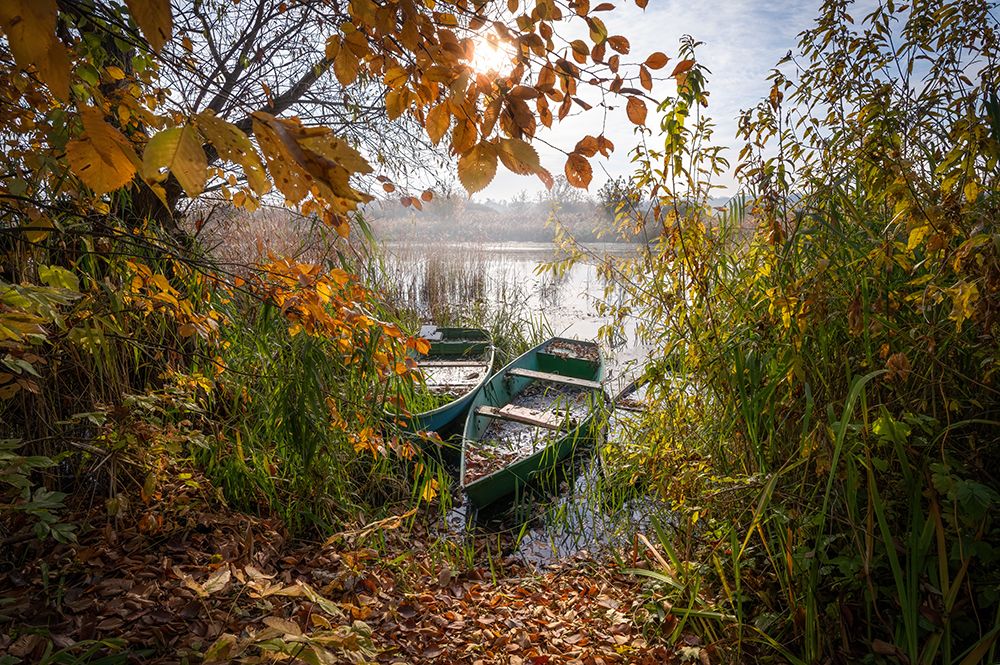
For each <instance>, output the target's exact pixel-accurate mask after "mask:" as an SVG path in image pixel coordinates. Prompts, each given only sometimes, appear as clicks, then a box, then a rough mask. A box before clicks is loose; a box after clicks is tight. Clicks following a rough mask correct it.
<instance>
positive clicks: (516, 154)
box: [499, 139, 541, 175]
mask: <svg viewBox="0 0 1000 665" xmlns="http://www.w3.org/2000/svg"><path fill="white" fill-rule="evenodd" d="M499 152H500V161H502V162H503V165H504V166H506V167H507V168H508V169H510V170H511V171H513V172H514V173H517V174H518V175H530V174H532V173H536V172H537V171H538V168H539V166H540V165H541V164H540V162H539V160H538V153H537V152H535V149H534V148H533V147H531V146H530V145H529V144H528V143H526V142H524V141H522V140H521V139H500V150H499Z"/></svg>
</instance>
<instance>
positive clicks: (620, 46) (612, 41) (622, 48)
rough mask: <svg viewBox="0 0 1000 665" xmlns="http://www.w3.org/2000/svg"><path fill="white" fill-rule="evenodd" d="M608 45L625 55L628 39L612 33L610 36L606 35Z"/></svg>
mask: <svg viewBox="0 0 1000 665" xmlns="http://www.w3.org/2000/svg"><path fill="white" fill-rule="evenodd" d="M608 46H610V47H611V48H613V49H614V50H616V51H618V52H619V53H621V54H622V55H627V54H628V52H629V48H630V45H629V43H628V39H626V38H625V37H623V36H621V35H613V36H611V37H608Z"/></svg>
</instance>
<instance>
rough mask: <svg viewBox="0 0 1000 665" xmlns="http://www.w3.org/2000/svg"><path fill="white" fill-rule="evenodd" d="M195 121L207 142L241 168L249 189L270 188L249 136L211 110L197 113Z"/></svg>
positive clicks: (261, 192) (223, 157)
mask: <svg viewBox="0 0 1000 665" xmlns="http://www.w3.org/2000/svg"><path fill="white" fill-rule="evenodd" d="M195 123H196V124H197V125H198V129H200V130H201V133H202V135H203V136H204V137H205V138H206V139H207V140H208V142H209V143H211V144H212V145H213V146H215V150H216V151H217V152H218V153H219V156H220V157H221V158H222V159H224V160H227V161H230V162H235V163H236V164H239V165H240V166H241V167H242V168H243V173H245V174H246V176H247V181H248V182H249V183H250V189H252V190H253V191H254V192H256V193H257V194H258V195H260V194H265V193H267V191H268V190H269V189H271V185H270V183H268V181H267V175H266V174H265V173H264V164H263V163H261V161H260V157H259V156H258V155H257V151H256V150H254V147H253V144H252V143H250V138H249V137H248V136H247V135H246V134H244V133H243V132H242V131H240V129H239V128H238V127H237V126H236V125H234V124H232V123H229V122H226V121H225V120H223V119H221V118H219V117H216V115H215V114H214V113H212V112H211V111H203V112H201V113H199V114H198V115H197V116H196V117H195Z"/></svg>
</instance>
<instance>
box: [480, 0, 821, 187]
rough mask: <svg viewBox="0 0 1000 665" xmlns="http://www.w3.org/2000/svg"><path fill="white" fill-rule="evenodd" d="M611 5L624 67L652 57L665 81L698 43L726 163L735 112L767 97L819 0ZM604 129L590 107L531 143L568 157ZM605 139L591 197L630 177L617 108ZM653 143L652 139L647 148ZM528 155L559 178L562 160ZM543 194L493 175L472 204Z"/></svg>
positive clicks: (531, 182) (504, 174)
mask: <svg viewBox="0 0 1000 665" xmlns="http://www.w3.org/2000/svg"><path fill="white" fill-rule="evenodd" d="M595 4H596V3H595ZM615 5H616V8H615V10H614V11H611V12H604V13H603V14H602V15H601V18H602V19H603V20H604V22H605V23H606V25H607V27H608V32H609V34H612V35H615V34H620V35H624V36H625V37H627V38H628V39H629V41H630V42H631V52H630V54H629V60H630V61H631V60H634V59H640V60H641V59H642V58H644V57H645V56H646V55H647V54H649V53H652V52H654V51H662V52H663V53H665V54H667V55H668V56H670V58H671V62H670V63H668V64H667V66H666V67H665V68H664V69H662V70H660V72H659V74H669V72H670V70H671V69H672V68H673V62H674V61H676V59H677V58H676V55H677V50H678V47H679V45H680V38H681V36H682V35H685V34H690V35H692V36H693V37H694V38H695V39H697V40H698V41H701V42H704V44H703V45H702V46H700V47H699V48H698V51H697V59H698V60H699V61H700V62H701V64H703V65H704V66H706V67H708V69H709V70H710V72H711V73H710V74H709V75H708V79H709V80H708V89H709V90H710V91H711V95H710V97H709V106H708V109H707V113H708V115H710V116H711V117H712V119H713V120H714V121H715V124H716V131H715V140H716V142H717V143H718V144H721V145H725V146H729V147H730V148H731V150H730V151H729V152H728V153H727V154H728V157H729V159H730V161H731V162H733V161H735V159H736V155H737V153H738V150H739V143H738V141H737V139H736V125H737V118H738V116H739V112H740V110H741V109H745V108H750V107H752V106H754V105H755V104H756V103H757V102H758V101H759V100H760V99H761V98H762V97H764V96H766V94H767V93H768V91H769V87H768V84H767V74H768V72H769V71H770V70H771V69H773V68H774V67H775V64H776V63H777V62H778V61H779V60H780V59H781V58H782V57H783V56H784V55H785V54H786V53H787V52H788V50H789V49H793V50H794V49H795V47H796V44H797V43H798V37H797V35H798V34H799V33H800V32H802V31H803V30H806V29H808V28H810V27H811V26H812V22H813V19H814V18H815V17H816V15H817V14H818V10H819V6H820V0H771V1H768V0H700V1H698V0H650V1H649V5H648V6H647V7H646V9H645V11H643V10H641V9H639V8H638V7H636V6H635V3H634V2H633V0H618V1H617V2H616V3H615ZM623 60H624V58H623ZM654 73H655V72H654ZM584 87H585V86H581V90H582V89H583V88H584ZM672 93H673V84H672V83H670V82H667V81H663V82H657V83H656V84H655V85H654V87H653V92H652V93H651V96H652V97H653V98H655V99H658V100H662V99H663V98H664V97H667V96H669V95H671V94H672ZM647 105H648V104H647ZM649 106H651V105H649ZM653 110H654V109H652V108H650V114H649V120H648V121H647V122H650V124H654V123H652V121H653V119H654V113H653ZM603 123H604V113H603V111H601V110H600V109H599V108H597V107H595V108H594V109H593V110H591V111H587V112H581V113H579V114H576V115H573V116H570V118H568V119H567V121H564V122H563V123H562V124H556V125H554V126H553V128H552V129H551V130H547V129H544V128H542V131H540V132H539V133H538V136H537V138H539V139H542V140H543V141H545V142H548V143H551V144H553V145H556V146H559V147H561V148H563V149H565V150H567V151H569V150H572V148H573V146H574V145H575V144H576V141H577V140H579V139H580V138H581V137H582V136H583V135H584V134H588V133H591V134H597V133H598V132H599V131H600V129H601V126H602V124H603ZM654 126H655V124H654ZM605 136H607V137H608V138H609V139H611V141H613V142H614V144H615V147H616V150H615V152H614V153H613V155H612V156H611V158H610V159H604V158H601V157H599V156H598V157H597V158H595V159H594V160H592V163H593V166H594V180H593V182H592V183H591V185H590V192H591V193H596V192H597V190H598V189H599V188H600V187H601V185H603V184H604V182H605V181H606V180H607V179H608V176H609V175H610V176H619V175H629V174H630V173H631V172H632V168H631V165H630V163H629V156H628V152H629V149H630V148H631V147H632V146H634V145H635V144H636V142H637V139H636V136H635V133H634V125H632V124H631V123H630V122H629V121H628V119H627V118H626V116H625V109H624V104H622V105H621V106H619V107H618V108H616V109H615V110H614V111H613V112H610V113H609V114H608V121H607V126H606V128H605ZM655 139H656V134H655V133H654V135H653V137H652V140H651V141H653V142H655ZM535 147H536V148H537V149H538V152H539V155H540V156H541V159H542V165H543V166H545V167H546V168H547V169H549V171H551V172H552V173H553V174H554V175H555V174H561V173H562V172H563V165H564V163H565V160H566V157H565V155H564V154H562V153H560V152H557V151H556V150H554V149H553V148H550V147H548V146H546V145H545V144H544V143H543V142H542V141H536V142H535ZM734 182H735V181H734V179H733V177H732V176H731V175H728V176H726V177H725V178H723V179H722V180H720V181H719V183H720V184H723V185H725V186H726V187H727V189H728V190H729V191H730V193H731V192H732V191H733V190H734ZM542 189H543V186H542V185H541V183H540V181H539V180H538V179H537V178H536V177H534V176H531V177H527V176H518V175H515V174H513V173H510V172H509V171H506V170H505V169H503V168H500V169H498V170H497V176H496V178H495V179H494V181H493V182H492V183H491V184H490V185H489V186H488V187H487V188H486V189H484V190H483V191H481V192H479V193H477V194H476V195H475V196H474V197H473V199H474V200H480V201H483V200H486V199H498V200H500V199H509V198H512V197H514V196H516V195H517V194H518V193H519V192H521V191H522V190H524V191H527V193H528V196H529V198H534V197H535V195H536V193H538V192H540V191H542Z"/></svg>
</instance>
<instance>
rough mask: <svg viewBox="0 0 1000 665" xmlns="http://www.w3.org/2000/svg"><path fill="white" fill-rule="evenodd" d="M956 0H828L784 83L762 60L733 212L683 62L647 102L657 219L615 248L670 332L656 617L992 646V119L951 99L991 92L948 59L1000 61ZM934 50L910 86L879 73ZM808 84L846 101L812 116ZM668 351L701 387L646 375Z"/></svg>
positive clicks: (822, 640)
mask: <svg viewBox="0 0 1000 665" xmlns="http://www.w3.org/2000/svg"><path fill="white" fill-rule="evenodd" d="M958 4H959V5H962V7H961V10H960V11H961V12H962V13H961V14H955V16H959V15H960V16H961V17H962V18H961V20H957V21H955V22H948V21H945V22H941V23H938V24H935V25H928V24H927V23H925V22H921V21H922V20H923V19H922V17H921V15H920V14H919V12H916V11H914V12H913V13H910V9H909V7H902V8H900V7H895V8H894V7H893V6H891V5H890V6H880V8H879V9H877V10H876V11H875V12H874V13H873V14H872V15H871V16H868V17H865V19H864V22H863V24H862V26H861V28H859V29H853V28H851V27H850V26H851V23H852V20H850V19H848V18H847V7H846V4H845V3H841V2H827V3H825V4H824V6H823V9H822V16H821V18H820V20H819V21H818V23H817V27H816V29H815V30H813V31H811V32H809V33H806V34H804V35H803V53H804V55H803V56H802V57H803V59H804V63H805V64H803V69H802V70H801V71H800V72H799V78H798V80H796V81H787V80H786V79H785V78H784V77H783V76H781V75H780V73H779V74H775V81H774V85H775V88H774V89H775V90H776V91H777V92H773V93H772V95H771V97H770V98H769V99H768V100H767V101H766V102H764V103H762V104H761V106H760V107H758V108H757V109H754V110H753V111H752V112H750V113H748V114H747V116H746V117H745V118H744V120H743V123H744V124H743V131H744V132H745V135H746V137H747V139H748V141H749V143H748V147H747V149H746V150H745V151H744V153H743V163H742V164H741V167H740V169H741V173H742V174H744V176H745V177H746V178H747V180H746V190H745V192H746V198H745V199H743V200H738V201H735V202H734V203H733V205H732V206H731V208H730V210H729V211H728V212H727V214H723V215H719V214H716V212H715V211H713V210H712V209H711V208H710V207H709V206H707V205H706V201H707V193H708V192H709V191H710V189H709V187H708V186H707V185H708V184H710V181H706V180H705V178H707V177H710V176H711V174H713V173H717V172H719V171H721V170H722V168H724V167H725V163H724V162H723V161H722V159H721V157H720V154H719V153H718V152H714V151H712V150H710V149H707V148H706V147H705V146H706V145H709V143H708V141H709V140H710V138H711V125H710V123H709V121H708V120H707V119H705V118H703V117H702V116H701V115H700V113H699V111H698V109H699V108H700V103H699V100H700V96H701V95H702V94H703V91H704V88H703V86H704V84H705V80H704V77H703V74H704V72H703V70H700V68H699V66H697V65H696V66H695V68H694V69H693V70H692V73H691V75H689V76H688V78H687V80H686V84H685V85H684V86H681V87H680V88H679V93H678V96H677V97H676V98H674V99H670V100H667V102H666V103H665V104H664V106H663V108H662V109H661V110H662V111H664V112H665V120H664V124H663V126H662V129H663V131H664V132H666V133H667V134H668V140H667V141H666V143H665V145H666V146H667V149H666V150H665V151H656V150H652V149H650V150H642V149H640V150H639V151H638V152H637V157H636V162H637V163H638V164H639V172H638V174H637V176H636V180H635V182H634V184H635V186H636V187H637V188H640V189H643V188H652V187H653V186H654V185H658V184H660V183H661V182H662V181H661V179H660V177H659V175H658V174H657V173H658V172H657V169H658V168H659V169H662V171H661V172H663V173H667V174H669V176H670V177H672V178H673V180H672V184H673V187H672V191H673V193H674V194H673V196H667V197H662V198H661V199H660V200H661V206H662V209H663V214H664V218H665V226H664V231H663V233H662V234H661V236H660V237H659V238H658V239H657V240H656V241H655V242H654V243H652V244H651V245H650V246H649V247H648V248H646V249H645V250H644V251H643V252H641V253H640V255H639V256H637V257H636V258H635V260H634V261H633V262H632V264H631V265H629V266H624V267H622V268H621V269H620V277H621V279H620V283H622V284H624V285H625V286H626V288H627V289H628V292H629V298H628V299H627V303H626V306H625V307H624V308H622V310H621V311H622V312H623V313H626V312H627V313H631V314H636V315H638V316H640V317H641V318H642V319H643V320H644V321H647V322H649V325H648V326H647V327H646V328H645V332H646V334H647V336H648V340H649V341H650V342H651V343H654V344H657V345H659V346H660V348H662V349H663V350H664V354H663V358H664V360H662V361H656V360H654V362H653V363H652V364H651V365H650V367H649V369H648V372H647V376H648V378H649V379H650V380H651V387H650V393H651V395H652V397H653V399H654V400H655V401H656V403H657V405H658V408H657V409H654V411H653V412H652V413H651V414H650V415H649V417H648V418H647V422H646V426H647V427H648V428H649V431H650V432H651V433H652V435H651V436H650V438H649V441H648V446H647V448H646V450H645V454H644V458H645V459H644V461H641V462H640V463H641V464H643V465H644V466H645V469H646V476H647V480H648V481H649V482H650V484H651V486H653V487H655V488H657V490H658V491H659V492H660V493H661V494H662V495H663V496H665V497H667V498H668V499H669V500H670V501H671V502H672V508H673V510H674V514H675V520H676V521H675V526H674V527H672V528H666V529H661V530H660V531H658V532H657V535H658V537H657V538H656V539H655V540H656V541H657V542H656V543H650V546H649V548H650V549H651V550H656V552H657V556H659V557H660V561H661V565H660V568H661V570H660V571H659V573H657V574H658V575H660V577H661V579H662V580H663V581H664V583H665V586H664V587H663V593H664V594H666V595H667V596H668V597H669V598H670V600H671V602H672V603H673V607H674V610H673V611H672V613H671V614H670V616H669V617H665V618H664V621H663V624H662V625H663V628H664V629H665V630H669V631H670V632H671V633H672V634H674V635H675V636H676V635H679V632H678V630H679V629H678V626H684V627H685V628H686V629H692V628H693V629H695V630H697V631H699V632H701V633H702V634H703V635H704V636H705V637H706V639H707V640H710V641H712V642H716V643H717V647H718V648H720V649H722V650H723V651H724V653H726V656H725V657H726V658H729V659H733V660H739V659H744V658H754V659H772V660H775V661H782V660H784V661H789V662H806V663H811V662H856V661H859V660H864V661H866V662H886V661H895V662H909V663H932V662H942V663H962V664H963V665H966V664H971V663H978V662H994V661H995V659H996V655H997V636H998V634H1000V623H998V618H1000V593H998V591H997V586H996V584H997V580H998V579H1000V577H998V575H1000V557H998V556H997V552H998V551H1000V549H998V548H1000V527H998V525H997V523H996V520H995V518H994V516H993V514H994V512H995V509H996V507H997V505H998V504H1000V494H998V492H997V486H998V482H997V479H996V475H995V469H996V468H998V467H997V464H998V462H1000V436H998V434H997V433H998V432H1000V429H998V425H1000V418H998V415H1000V400H998V397H1000V391H998V389H997V387H996V376H995V370H994V369H993V368H995V367H996V366H997V362H998V359H1000V358H998V355H997V349H998V348H1000V347H998V344H997V319H996V316H995V311H996V307H997V299H996V293H997V289H998V286H1000V282H998V279H1000V254H998V250H997V247H998V245H997V244H996V239H997V234H996V224H995V219H996V218H997V217H996V216H997V205H998V199H997V197H996V190H997V185H998V184H1000V182H998V181H997V172H996V169H992V168H988V167H987V166H986V165H987V164H988V163H991V162H989V160H990V158H989V157H986V155H992V154H995V152H996V151H997V150H998V147H997V146H1000V133H998V132H997V131H995V128H996V127H1000V115H998V114H997V113H996V112H991V113H993V115H992V116H988V117H982V116H980V117H978V118H976V119H974V118H975V116H970V115H967V113H971V111H972V109H984V108H985V109H987V110H988V109H989V108H993V107H995V104H993V106H991V105H990V103H989V94H990V93H989V91H988V90H986V88H985V87H983V86H978V87H977V86H975V85H973V86H972V87H967V86H962V85H960V84H958V83H955V82H954V79H953V78H951V75H952V74H954V68H955V67H968V66H971V67H973V68H975V67H979V68H981V69H982V70H983V71H994V68H995V66H996V62H997V57H996V51H995V45H993V44H992V43H991V42H989V41H988V40H987V41H976V40H977V39H979V38H980V37H982V35H983V34H984V33H983V26H985V25H987V24H988V23H989V21H990V19H989V14H988V12H987V10H986V9H985V8H984V7H983V6H982V5H979V4H976V3H958ZM942 11H943V10H942ZM984 12H987V13H984ZM895 21H899V22H900V25H901V26H904V38H903V39H902V44H903V45H902V46H901V45H900V44H896V45H895V46H891V45H890V43H891V41H892V40H893V39H894V37H893V34H892V31H891V30H890V29H889V28H888V27H886V26H889V25H893V24H894V22H895ZM922 30H931V31H932V32H933V33H934V39H933V40H931V41H933V42H934V44H935V46H934V47H933V48H932V47H930V46H928V42H926V41H925V37H926V35H925V34H924V32H921V31H922ZM848 36H850V38H848ZM935 40H936V41H935ZM970 40H971V41H970ZM684 48H685V49H686V51H685V53H684V55H685V57H693V51H692V50H691V49H692V48H693V44H692V43H690V42H689V43H686V44H685V47H684ZM920 54H924V55H920ZM925 56H926V57H927V58H928V59H929V60H930V63H931V65H930V71H929V72H928V73H927V78H926V80H925V81H923V82H922V87H920V88H916V89H914V88H912V87H908V86H907V85H902V84H900V85H899V86H897V87H890V88H887V87H885V86H884V85H881V83H880V81H883V82H884V81H885V80H889V81H894V80H896V79H897V78H898V77H899V76H900V74H899V72H903V73H904V74H903V75H904V76H906V74H905V72H907V71H913V69H908V65H907V63H908V62H911V63H913V62H916V61H918V60H921V59H922V58H924V57H925ZM831 61H837V62H843V63H846V65H845V66H847V67H848V68H849V69H850V71H852V72H854V76H853V77H847V78H844V77H841V76H838V75H837V74H836V73H835V72H832V71H830V70H829V68H828V67H827V66H826V64H827V63H828V62H831ZM897 61H898V63H897ZM887 63H888V64H887ZM956 63H961V64H956ZM970 63H975V64H970ZM896 64H899V65H900V66H899V68H898V69H897V68H896ZM897 82H898V81H897ZM932 89H933V90H934V93H933V94H931V93H929V92H927V91H929V90H932ZM921 90H923V91H924V92H920V91H921ZM818 94H822V95H827V97H825V98H827V99H836V100H837V102H838V104H839V108H840V109H841V111H842V115H838V114H831V115H823V114H821V113H819V112H817V111H816V110H815V107H814V106H812V105H810V102H811V101H812V100H814V99H815V98H816V95H818ZM783 100H790V102H789V101H785V103H784V104H783V103H782V102H783ZM678 114H681V115H683V116H684V117H685V118H686V119H687V122H686V124H685V125H683V126H678V125H677V124H676V123H674V122H672V120H671V119H672V118H677V117H678ZM788 117H792V118H793V120H795V121H796V123H795V124H793V125H786V124H785V123H786V120H787V119H788ZM990 127H993V128H994V129H992V130H991V129H990ZM803 128H805V129H803ZM799 131H803V132H805V134H804V136H805V138H803V136H800V135H799V134H798V133H797V132H799ZM768 140H771V141H774V142H775V143H778V144H779V146H778V148H777V151H776V153H772V152H767V151H765V150H762V149H760V146H761V145H762V144H767V142H768ZM894 151H895V152H894ZM879 155H883V156H884V155H894V156H896V157H898V158H899V160H898V161H893V160H892V159H889V160H885V159H883V158H881V157H879ZM970 182H971V183H972V184H971V185H969V184H968V183H970ZM963 183H966V184H965V185H964V186H963ZM744 202H746V204H748V205H745V203H744ZM628 216H629V212H628V211H623V212H622V217H623V222H622V226H623V227H625V226H627V225H628V223H629V221H630V220H629V219H628ZM748 228H751V229H753V230H752V232H750V233H749V234H748V233H747V231H746V230H747V229H748ZM678 350H679V351H681V353H680V356H679V357H680V358H682V359H683V363H682V364H681V366H680V367H677V366H674V367H673V370H674V371H680V372H681V373H684V374H686V375H687V376H689V377H690V378H691V380H692V381H694V382H695V384H696V385H699V386H703V388H704V392H703V393H701V394H694V395H692V394H688V393H686V392H684V391H677V390H676V389H675V388H674V386H673V385H672V383H670V382H667V381H664V380H663V377H665V376H667V375H668V374H669V371H670V370H671V368H670V366H669V361H668V360H666V359H667V358H669V357H670V354H671V352H673V351H678ZM668 619H669V620H668Z"/></svg>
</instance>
